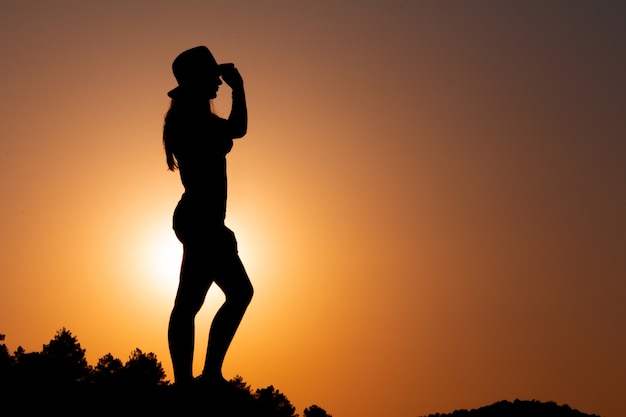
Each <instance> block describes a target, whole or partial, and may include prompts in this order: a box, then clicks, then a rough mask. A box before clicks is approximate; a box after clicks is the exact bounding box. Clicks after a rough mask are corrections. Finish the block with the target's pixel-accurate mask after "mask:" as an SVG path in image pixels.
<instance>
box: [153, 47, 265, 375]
mask: <svg viewBox="0 0 626 417" xmlns="http://www.w3.org/2000/svg"><path fill="white" fill-rule="evenodd" d="M172 70H173V72H174V76H175V78H176V80H177V82H178V86H177V87H176V88H174V89H173V90H171V91H170V92H169V93H168V96H169V97H170V98H172V101H171V105H170V108H169V110H168V112H167V115H166V116H165V124H164V128H163V144H164V147H165V154H166V159H167V165H168V168H169V169H170V170H171V171H175V170H176V169H178V170H179V173H180V178H181V181H182V184H183V186H184V188H185V191H184V193H183V195H182V197H181V199H180V201H179V202H178V205H177V206H176V209H175V210H174V216H173V228H174V231H175V233H176V236H177V237H178V239H179V240H180V241H181V243H182V244H183V259H182V264H181V269H180V281H179V285H178V291H177V293H176V299H175V302H174V308H173V310H172V313H171V316H170V322H169V329H168V341H169V348H170V355H171V357H172V365H173V368H174V380H175V383H176V384H177V385H179V386H180V385H183V386H184V385H187V384H190V383H191V382H192V381H193V380H194V378H193V373H192V361H193V350H194V332H195V325H194V321H195V316H196V314H197V313H198V311H199V310H200V308H201V307H202V304H203V303H204V299H205V297H206V294H207V292H208V290H209V287H210V286H211V284H212V283H213V282H215V284H217V285H218V287H219V288H220V289H221V290H222V291H223V292H224V295H225V301H224V304H223V305H222V306H221V307H220V309H219V310H218V312H217V313H216V315H215V317H214V319H213V322H212V324H211V329H210V331H209V345H208V348H207V353H206V359H205V363H204V369H203V371H202V375H201V378H200V379H201V380H202V381H205V382H207V383H208V384H211V385H220V384H223V383H225V382H226V380H225V379H224V377H223V376H222V364H223V362H224V357H225V355H226V351H227V350H228V347H229V346H230V343H231V341H232V339H233V336H234V335H235V332H236V330H237V328H238V327H239V323H240V322H241V319H242V317H243V315H244V312H245V311H246V308H247V307H248V304H249V303H250V300H251V299H252V294H253V289H252V285H251V284H250V280H249V278H248V275H247V273H246V271H245V269H244V266H243V264H242V262H241V260H240V258H239V255H238V253H237V241H236V240H235V235H234V234H233V232H232V231H231V230H230V229H229V228H227V227H226V226H225V224H224V219H225V217H226V195H227V183H226V154H227V153H228V152H229V151H230V150H231V148H232V146H233V139H237V138H241V137H243V136H244V135H245V134H246V131H247V124H248V113H247V107H246V98H245V93H244V88H243V79H242V78H241V75H240V74H239V71H238V70H237V69H236V68H235V66H234V65H233V64H221V65H218V64H217V62H216V61H215V58H213V55H212V54H211V52H210V51H209V49H208V48H206V47H205V46H198V47H195V48H192V49H189V50H187V51H184V52H182V53H181V54H180V55H179V56H178V57H176V59H175V60H174V62H173V64H172ZM220 76H221V78H222V79H223V80H224V82H225V83H226V84H227V85H228V86H229V87H230V88H231V89H232V108H231V112H230V115H229V117H228V119H223V118H220V117H218V116H217V115H215V114H214V113H213V111H212V107H211V100H212V99H214V98H215V97H216V96H217V90H218V88H219V86H220V85H221V84H222V81H221V80H220Z"/></svg>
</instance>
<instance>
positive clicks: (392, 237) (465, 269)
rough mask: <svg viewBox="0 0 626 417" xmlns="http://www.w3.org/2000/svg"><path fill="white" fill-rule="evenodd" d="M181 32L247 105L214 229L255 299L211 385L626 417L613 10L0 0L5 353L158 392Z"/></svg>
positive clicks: (0, 302)
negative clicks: (234, 74) (144, 382)
mask: <svg viewBox="0 0 626 417" xmlns="http://www.w3.org/2000/svg"><path fill="white" fill-rule="evenodd" d="M201 44H205V45H207V46H209V48H211V50H212V51H213V53H214V55H215V56H216V58H217V59H218V61H220V62H234V63H235V64H236V65H237V66H238V67H239V69H240V72H241V73H242V75H243V77H244V80H245V85H246V88H247V98H248V106H249V112H250V125H249V130H248V135H247V136H246V137H245V138H244V139H243V140H241V141H237V142H236V144H235V147H234V148H233V151H232V152H231V154H230V155H229V157H228V163H229V168H228V169H229V184H230V191H229V193H230V195H229V202H228V214H227V224H228V225H229V226H230V227H231V228H232V229H233V230H234V231H235V233H236V235H237V237H238V240H239V245H240V253H241V256H242V259H243V261H244V263H245V264H246V266H247V269H248V271H249V274H250V276H251V279H252V281H253V284H254V286H255V290H256V293H255V298H254V299H253V301H252V304H251V306H250V309H249V310H248V313H247V315H246V317H245V318H244V321H243V323H242V325H241V327H240V330H239V333H238V334H237V335H236V337H235V340H234V342H233V345H232V348H231V351H230V352H229V354H228V356H227V358H226V363H225V375H226V376H227V377H232V376H234V375H236V374H239V375H241V376H243V378H244V380H245V381H247V382H248V383H250V384H251V385H252V387H253V388H263V387H266V386H268V385H270V384H272V385H274V386H275V387H276V388H277V389H279V390H280V391H281V392H283V393H285V394H286V395H287V397H288V398H289V399H290V401H291V402H292V403H293V404H294V406H296V408H297V411H298V412H299V413H300V414H302V411H303V409H304V408H305V407H307V406H310V405H311V404H317V405H319V406H321V407H323V408H325V409H326V410H327V411H328V412H329V413H331V414H333V415H334V416H335V417H355V416H359V417H374V416H377V417H378V416H382V415H384V416H394V417H395V416H397V417H415V416H419V415H425V414H428V413H435V412H451V411H453V410H455V409H459V408H467V409H470V408H477V407H480V406H483V405H487V404H491V403H493V402H496V401H500V400H504V399H506V400H510V401H512V400H514V399H516V398H520V399H528V400H530V399H536V400H540V401H555V402H557V403H559V404H564V403H566V404H569V405H570V406H571V407H574V408H577V409H579V410H581V411H583V412H587V413H596V414H599V415H602V416H605V417H620V416H624V415H626V405H625V403H624V401H623V396H624V393H625V392H626V378H625V376H626V359H625V356H624V352H626V320H625V319H626V303H625V302H624V300H625V296H626V256H625V253H626V216H624V213H626V187H625V185H626V184H625V182H626V141H625V139H626V117H625V114H626V104H625V103H626V81H625V78H624V74H626V3H624V2H621V1H597V2H591V1H548V2H546V1H507V2H501V1H471V2H466V1H342V2H340V1H331V0H327V1H268V2H256V1H249V2H244V1H233V2H226V1H222V2H210V1H177V2H164V1H147V0H145V1H129V0H125V1H107V2H102V1H82V0H81V1H54V2H52V1H23V2H17V1H14V2H4V3H3V5H2V7H1V10H0V62H1V63H2V65H1V66H0V97H1V98H0V126H1V131H2V138H1V139H0V140H1V144H2V145H1V149H0V162H1V163H0V177H1V178H2V182H1V188H0V193H1V195H2V204H0V221H1V222H2V223H1V224H2V238H1V239H0V268H1V269H0V271H1V276H0V278H1V280H0V333H3V334H6V340H5V343H6V344H7V346H8V347H9V349H10V350H11V352H12V351H13V350H15V349H16V348H17V346H18V345H22V346H23V347H24V348H25V349H26V350H27V351H40V350H41V348H42V344H44V343H47V342H49V340H50V339H51V338H52V337H53V336H54V334H55V332H56V331H57V330H59V329H60V328H62V327H66V328H68V329H69V330H70V331H72V333H73V334H74V335H75V336H76V337H77V338H78V340H79V342H80V343H81V345H82V346H83V348H85V349H87V357H88V360H89V362H90V364H92V365H95V364H96V363H97V360H98V358H100V357H102V356H104V355H105V354H106V353H109V352H111V353H112V354H113V355H114V356H116V357H119V358H121V359H122V360H126V359H127V358H128V355H129V354H130V352H131V351H132V350H133V349H134V348H135V347H139V348H141V349H142V350H143V351H152V352H154V353H156V354H157V357H158V358H159V359H160V360H161V361H162V362H163V366H164V368H165V370H166V372H167V374H168V377H169V378H170V379H171V378H172V373H171V364H170V359H169V353H168V349H167V339H166V333H167V321H168V317H169V313H170V309H171V307H172V302H173V298H174V292H175V289H176V285H177V274H178V264H179V260H180V253H181V248H180V245H179V244H178V242H177V241H176V238H175V237H174V234H173V232H172V231H171V215H172V211H173V209H174V207H175V205H176V203H177V201H178V199H179V197H180V194H181V193H182V187H181V185H180V181H179V178H178V175H177V174H174V173H171V172H168V171H167V167H166V163H165V157H164V154H163V150H162V148H161V132H162V125H163V116H164V113H165V112H166V110H167V107H168V105H169V101H168V97H167V96H166V92H167V91H168V90H169V89H171V88H173V87H174V85H175V80H174V77H173V76H172V74H171V67H170V65H171V61H172V59H173V58H174V57H175V56H176V55H177V54H178V53H179V52H181V51H182V50H184V49H187V48H189V47H193V46H196V45H201ZM229 95H230V94H229V91H228V88H227V87H225V86H223V87H222V89H221V90H220V96H218V99H217V100H216V102H215V107H216V109H217V111H218V113H220V114H222V115H224V116H225V115H227V113H228V111H229V108H228V104H229ZM222 299H223V297H222V295H221V293H220V292H219V291H217V290H216V289H212V290H211V292H210V296H209V298H208V300H207V304H206V306H205V307H204V309H203V310H202V312H201V313H200V315H199V317H198V320H197V333H198V336H197V337H198V346H197V355H196V363H195V368H196V372H199V371H200V368H201V366H202V357H203V355H204V349H205V347H206V336H207V333H208V326H209V323H210V320H211V318H212V315H213V313H214V312H215V310H216V308H217V307H218V306H219V304H220V302H221V300H222Z"/></svg>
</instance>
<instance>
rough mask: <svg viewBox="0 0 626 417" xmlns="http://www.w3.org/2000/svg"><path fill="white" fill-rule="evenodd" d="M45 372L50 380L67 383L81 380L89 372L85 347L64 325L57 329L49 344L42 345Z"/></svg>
mask: <svg viewBox="0 0 626 417" xmlns="http://www.w3.org/2000/svg"><path fill="white" fill-rule="evenodd" d="M42 354H43V357H44V359H45V364H44V366H45V368H46V373H47V374H48V376H49V378H50V380H51V381H54V382H56V383H60V384H69V383H75V382H80V381H83V380H84V379H85V378H86V377H87V376H88V375H89V374H90V372H91V369H90V367H89V365H88V364H87V359H85V349H82V348H81V346H80V343H78V340H77V339H76V337H74V336H72V332H70V331H69V330H67V329H66V328H65V327H64V328H62V329H61V330H59V331H58V332H57V333H56V335H55V336H54V338H53V339H52V340H51V341H50V343H49V344H47V345H44V346H43V351H42Z"/></svg>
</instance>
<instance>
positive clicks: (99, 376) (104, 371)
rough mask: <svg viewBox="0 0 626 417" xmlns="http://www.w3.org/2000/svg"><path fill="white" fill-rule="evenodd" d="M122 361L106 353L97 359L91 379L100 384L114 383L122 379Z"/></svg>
mask: <svg viewBox="0 0 626 417" xmlns="http://www.w3.org/2000/svg"><path fill="white" fill-rule="evenodd" d="M123 369H124V365H123V364H122V361H121V360H119V359H117V358H116V357H114V356H113V355H111V354H110V353H107V354H106V355H104V356H103V357H101V358H100V359H99V360H98V364H97V365H96V367H95V368H94V371H93V381H94V383H96V384H101V385H114V384H116V383H119V382H120V381H121V379H122V374H121V373H122V370H123Z"/></svg>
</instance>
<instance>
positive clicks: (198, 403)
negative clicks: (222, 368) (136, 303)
mask: <svg viewBox="0 0 626 417" xmlns="http://www.w3.org/2000/svg"><path fill="white" fill-rule="evenodd" d="M3 340H4V335H0V342H2V341H3ZM85 352H86V350H85V349H83V348H82V347H81V345H80V343H79V342H78V339H77V338H76V337H75V336H74V335H72V333H71V332H70V331H69V330H68V329H66V328H62V329H60V330H58V331H57V333H56V334H55V335H54V337H53V338H52V339H51V340H50V342H49V343H48V344H44V345H43V348H42V350H41V351H40V352H26V351H25V350H24V349H23V348H22V347H21V346H19V347H18V348H17V349H16V350H15V352H13V354H11V353H10V352H9V350H8V348H7V346H6V345H5V344H4V343H0V412H1V410H2V409H3V408H6V407H12V408H11V409H13V408H15V409H17V410H20V414H23V415H26V414H27V413H31V412H32V413H34V412H46V413H48V412H50V411H55V410H56V411H59V412H60V413H61V414H63V415H89V414H92V413H93V411H99V414H104V413H106V414H110V413H116V414H118V415H130V414H137V413H140V414H141V415H148V414H151V415H164V416H165V415H168V416H169V415H181V414H190V415H199V416H200V415H220V416H224V417H239V416H242V417H243V416H246V417H299V415H298V414H297V413H296V408H295V407H294V406H293V405H292V404H291V402H290V401H289V399H288V398H287V397H286V396H285V394H283V393H282V392H280V391H279V390H277V389H275V388H274V387H273V386H271V385H270V386H268V387H266V388H260V389H256V390H253V389H252V388H251V387H250V385H249V384H247V383H246V382H245V381H244V380H243V378H242V377H241V376H236V377H235V378H233V379H231V380H230V381H229V386H228V387H224V388H222V389H220V391H219V392H211V391H210V390H207V389H206V387H204V386H202V385H201V384H198V385H197V386H192V387H188V388H185V389H184V390H181V389H177V386H176V385H174V384H172V383H170V381H168V380H167V379H166V374H165V371H164V370H163V367H162V365H161V362H159V360H158V358H157V356H156V355H155V354H154V353H152V352H148V353H146V352H144V351H142V350H141V349H139V348H136V349H135V350H133V351H132V352H131V353H130V355H129V357H128V359H127V360H126V362H122V360H120V359H119V358H116V357H114V356H113V355H112V354H111V353H107V354H106V355H104V356H103V357H101V358H100V359H99V360H98V363H97V364H96V365H95V366H93V367H92V366H91V365H89V363H88V362H87V359H86V357H85ZM59 408H60V409H59ZM304 417H332V416H331V415H330V414H328V413H327V412H326V411H325V410H324V409H323V408H321V407H319V406H318V405H315V404H314V405H311V406H310V407H307V408H305V409H304Z"/></svg>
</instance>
